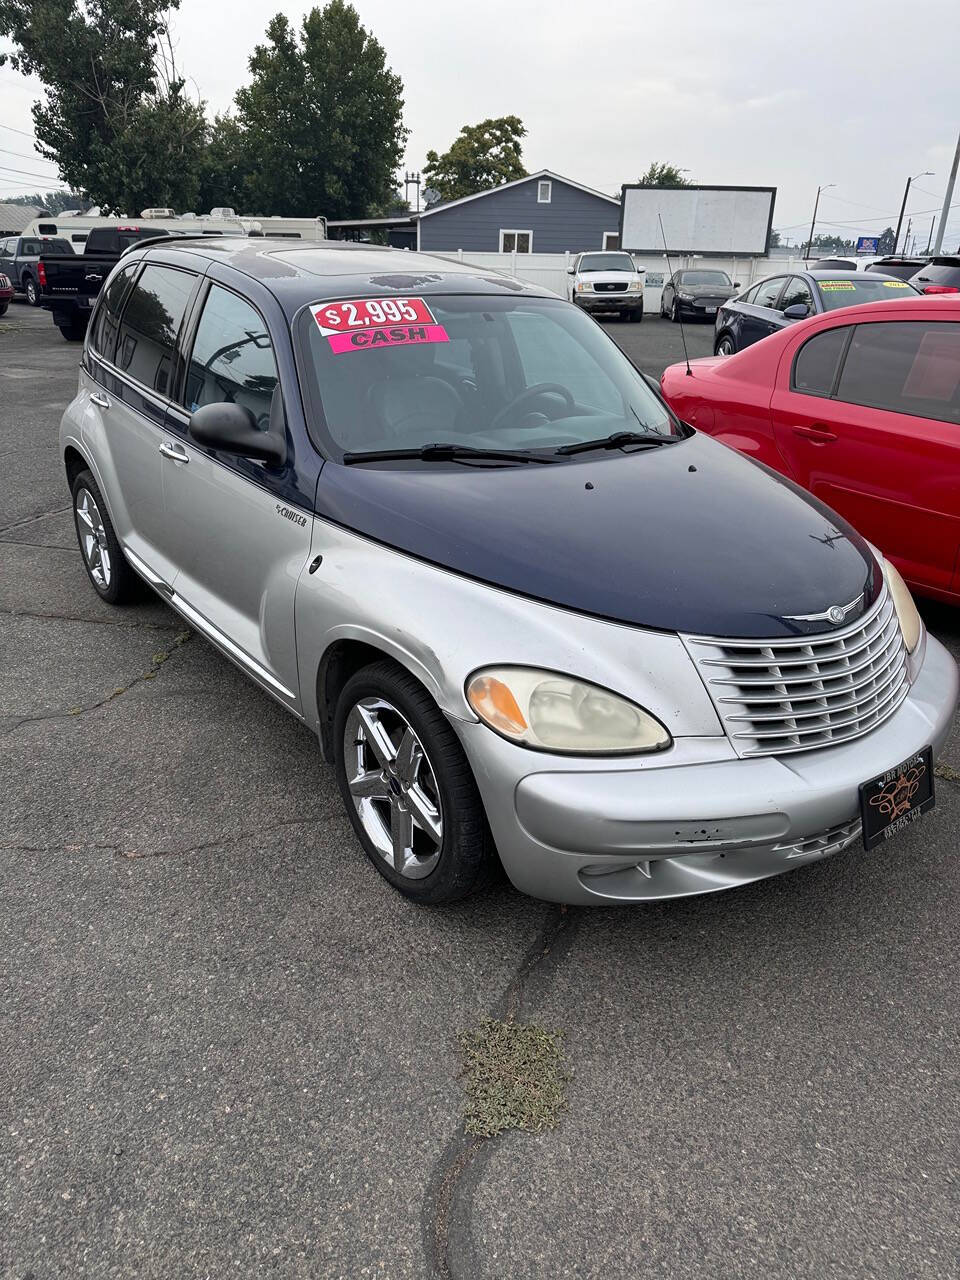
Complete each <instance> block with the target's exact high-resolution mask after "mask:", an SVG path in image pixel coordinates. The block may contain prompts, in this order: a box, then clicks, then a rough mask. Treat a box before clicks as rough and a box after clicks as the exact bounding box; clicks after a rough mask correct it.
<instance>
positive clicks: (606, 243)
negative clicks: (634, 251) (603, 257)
mask: <svg viewBox="0 0 960 1280" xmlns="http://www.w3.org/2000/svg"><path fill="white" fill-rule="evenodd" d="M603 247H604V249H619V248H620V233H619V231H605V232H604V233H603Z"/></svg>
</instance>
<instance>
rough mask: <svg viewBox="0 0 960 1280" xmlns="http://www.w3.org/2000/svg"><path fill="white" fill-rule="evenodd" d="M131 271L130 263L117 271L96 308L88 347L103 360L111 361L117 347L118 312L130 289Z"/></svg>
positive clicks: (132, 269)
mask: <svg viewBox="0 0 960 1280" xmlns="http://www.w3.org/2000/svg"><path fill="white" fill-rule="evenodd" d="M133 271H134V267H133V264H132V263H131V265H130V266H129V267H124V269H123V270H122V271H118V272H117V274H116V275H115V276H114V277H113V279H112V280H111V281H110V283H109V284H108V285H107V287H106V289H104V291H103V297H102V298H101V299H100V305H99V306H98V307H97V314H96V318H95V319H94V322H93V331H92V334H91V337H90V345H91V347H92V348H93V349H94V351H96V352H98V353H99V354H100V355H102V356H103V358H104V360H111V361H112V360H113V349H114V347H115V346H116V345H117V329H118V328H119V325H120V311H121V310H122V308H123V300H124V298H125V297H126V296H127V290H128V289H129V287H130V281H131V280H132V279H133Z"/></svg>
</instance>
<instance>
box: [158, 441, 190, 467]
mask: <svg viewBox="0 0 960 1280" xmlns="http://www.w3.org/2000/svg"><path fill="white" fill-rule="evenodd" d="M160 452H161V454H162V455H163V456H164V457H165V458H169V459H170V461H171V462H189V461H190V455H189V453H187V451H186V449H184V447H183V445H180V444H171V443H170V442H169V440H164V442H163V444H162V445H161V446H160Z"/></svg>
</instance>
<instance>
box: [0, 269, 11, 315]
mask: <svg viewBox="0 0 960 1280" xmlns="http://www.w3.org/2000/svg"><path fill="white" fill-rule="evenodd" d="M12 297H13V285H12V284H11V283H10V279H9V277H8V276H5V275H2V274H0V316H2V315H3V313H4V312H5V311H6V309H7V307H9V305H10V299H11V298H12Z"/></svg>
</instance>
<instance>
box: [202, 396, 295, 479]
mask: <svg viewBox="0 0 960 1280" xmlns="http://www.w3.org/2000/svg"><path fill="white" fill-rule="evenodd" d="M281 423H282V419H281ZM189 433H190V435H191V437H192V438H193V439H194V440H196V442H197V444H202V445H205V446H206V447H207V448H208V449H222V450H223V452H224V453H236V454H238V455H239V456H240V457H241V458H256V459H257V460H258V461H260V462H266V463H267V464H268V465H269V466H272V467H279V466H282V464H283V463H284V462H285V461H286V457H287V446H286V439H285V432H284V433H283V434H281V433H280V432H278V431H277V430H275V427H274V414H273V413H272V412H271V414H270V430H269V431H259V430H258V429H257V424H256V421H255V419H254V416H253V414H252V413H251V412H250V410H249V409H247V408H246V407H245V406H244V405H242V404H234V403H232V402H231V401H223V402H220V403H217V404H205V405H203V406H202V407H201V408H199V409H197V410H196V411H195V412H194V413H193V414H192V415H191V417H190V427H189Z"/></svg>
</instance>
